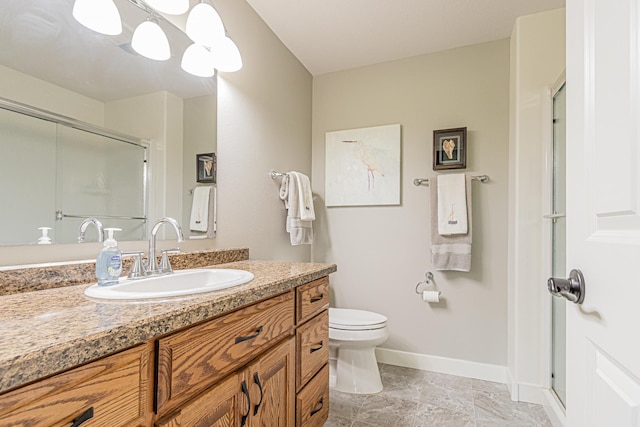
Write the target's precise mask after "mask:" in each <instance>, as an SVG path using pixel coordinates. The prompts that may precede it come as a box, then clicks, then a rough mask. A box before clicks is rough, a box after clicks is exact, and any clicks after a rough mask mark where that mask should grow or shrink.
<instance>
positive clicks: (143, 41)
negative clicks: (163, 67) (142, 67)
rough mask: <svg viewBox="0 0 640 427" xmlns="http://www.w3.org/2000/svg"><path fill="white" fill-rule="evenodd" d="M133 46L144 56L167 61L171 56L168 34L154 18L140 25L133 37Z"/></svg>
mask: <svg viewBox="0 0 640 427" xmlns="http://www.w3.org/2000/svg"><path fill="white" fill-rule="evenodd" d="M131 47H132V48H133V49H134V50H135V51H136V52H138V53H139V54H140V55H142V56H146V57H147V58H149V59H155V60H156V61H165V60H167V59H169V57H170V56H171V48H170V47H169V40H168V39H167V35H166V34H165V33H164V31H162V28H160V25H158V23H157V22H154V21H153V20H148V21H144V22H143V23H142V24H140V25H138V27H137V28H136V30H135V31H134V32H133V37H132V38H131Z"/></svg>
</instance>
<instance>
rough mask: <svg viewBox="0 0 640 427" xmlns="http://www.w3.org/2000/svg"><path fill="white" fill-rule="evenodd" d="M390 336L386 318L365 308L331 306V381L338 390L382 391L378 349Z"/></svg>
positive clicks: (367, 392)
mask: <svg viewBox="0 0 640 427" xmlns="http://www.w3.org/2000/svg"><path fill="white" fill-rule="evenodd" d="M387 338H389V331H388V329H387V318H386V317H385V316H383V315H382V314H378V313H373V312H371V311H364V310H352V309H346V308H329V370H330V384H331V386H332V387H333V388H334V389H335V390H338V391H342V392H345V393H354V394H372V393H378V392H379V391H382V381H381V380H380V371H378V362H377V361H376V354H375V348H376V346H379V345H380V344H382V343H383V342H385V341H386V340H387Z"/></svg>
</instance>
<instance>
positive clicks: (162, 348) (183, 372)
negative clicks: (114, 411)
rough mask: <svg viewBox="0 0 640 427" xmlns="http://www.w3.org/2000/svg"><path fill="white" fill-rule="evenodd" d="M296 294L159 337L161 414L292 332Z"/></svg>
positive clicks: (159, 409) (283, 296) (158, 395)
mask: <svg viewBox="0 0 640 427" xmlns="http://www.w3.org/2000/svg"><path fill="white" fill-rule="evenodd" d="M293 304H294V302H293V293H292V292H288V293H286V294H282V295H279V296H276V297H273V298H269V299H267V300H264V301H260V302H258V303H255V304H253V305H250V306H248V307H246V308H243V309H241V310H238V311H235V312H232V313H229V314H226V315H223V316H221V317H218V318H215V319H213V320H211V321H208V322H205V323H203V324H200V325H198V326H193V327H191V328H189V329H186V330H184V331H181V332H177V333H175V334H173V335H170V336H168V337H166V338H161V339H159V340H158V350H157V351H158V356H157V359H158V367H157V369H158V371H157V381H158V383H157V390H158V392H157V403H156V409H157V412H158V413H167V411H171V410H173V409H174V408H176V407H178V406H179V405H181V404H182V403H183V402H184V401H186V400H187V399H189V398H191V397H192V396H193V395H194V394H195V393H198V392H199V391H202V390H204V389H205V388H207V387H208V386H210V385H211V384H213V383H215V382H217V381H219V380H221V379H223V378H224V377H225V376H226V375H228V374H230V373H231V372H233V371H235V370H237V369H238V368H239V367H241V366H242V365H244V364H246V363H247V362H249V361H250V360H252V359H253V358H255V357H256V355H258V354H260V353H262V352H263V351H264V350H266V349H267V348H269V347H271V346H273V344H274V343H275V342H277V340H278V338H280V337H284V336H287V335H291V334H292V332H293V325H294V315H293V313H294V307H293Z"/></svg>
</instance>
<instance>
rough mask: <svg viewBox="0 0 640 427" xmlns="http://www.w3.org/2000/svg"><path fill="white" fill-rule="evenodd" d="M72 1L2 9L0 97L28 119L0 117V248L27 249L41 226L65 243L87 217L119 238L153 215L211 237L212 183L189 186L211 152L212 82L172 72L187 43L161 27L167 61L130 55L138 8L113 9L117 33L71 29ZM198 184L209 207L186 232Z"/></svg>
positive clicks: (6, 1) (139, 235)
mask: <svg viewBox="0 0 640 427" xmlns="http://www.w3.org/2000/svg"><path fill="white" fill-rule="evenodd" d="M73 3H74V2H73V0H22V1H14V0H0V98H2V99H3V100H6V101H9V102H8V104H12V103H14V104H18V105H21V106H24V107H25V109H26V110H31V112H33V111H35V112H36V113H35V114H25V112H24V111H15V110H13V111H11V110H9V109H6V108H1V109H0V153H2V155H1V157H2V159H1V164H2V165H3V166H2V171H0V177H1V178H2V179H0V196H1V197H2V204H1V206H2V207H1V208H0V224H1V225H0V245H28V244H36V243H37V242H38V238H39V237H40V236H41V231H40V230H39V228H40V227H50V228H51V229H52V230H51V231H49V236H50V237H51V238H52V240H53V242H54V243H71V242H74V241H76V239H77V230H78V226H79V224H80V223H81V222H82V220H83V219H84V217H85V216H93V217H96V218H98V219H99V220H100V221H101V222H102V223H103V225H104V226H105V227H119V228H124V229H125V230H126V231H125V232H124V233H125V234H124V236H123V237H124V238H123V239H121V240H141V239H146V238H147V236H148V232H147V231H148V227H149V226H150V224H152V223H153V222H154V221H155V219H157V218H160V217H162V216H171V217H174V218H176V219H178V221H179V222H180V223H181V224H182V225H183V230H184V232H185V237H187V238H188V237H191V238H211V237H214V236H215V190H216V189H215V186H216V184H215V179H214V180H206V182H198V179H197V177H198V175H197V166H198V164H197V162H196V156H197V155H198V154H211V153H215V152H216V151H217V148H216V116H217V113H216V108H217V102H216V80H215V77H214V78H202V77H196V76H193V75H190V74H188V73H186V72H184V71H183V70H182V69H181V67H180V61H181V57H182V53H183V52H184V50H185V49H186V47H187V46H189V44H190V43H191V42H190V41H189V39H188V38H187V37H186V35H185V34H184V33H183V32H182V31H180V30H179V29H178V28H176V27H175V26H173V25H172V24H170V23H168V22H167V21H165V20H163V19H160V21H159V23H160V26H161V27H162V29H163V30H164V32H165V33H166V34H167V37H168V39H169V44H170V47H171V58H170V59H169V60H167V61H154V60H151V59H147V58H145V57H142V56H139V55H138V54H136V53H135V52H134V51H133V50H132V49H131V37H132V34H133V31H134V30H135V28H136V27H137V26H138V25H139V24H140V23H142V22H144V21H145V20H146V19H147V18H148V13H147V12H146V11H145V10H143V9H142V8H140V7H138V6H137V5H136V1H129V0H116V1H115V3H116V6H117V7H118V10H119V12H120V16H121V18H122V26H123V31H122V34H120V35H117V36H106V35H103V34H99V33H96V32H93V31H92V30H89V29H88V28H85V27H84V26H82V25H81V24H79V23H78V22H77V21H76V20H75V19H74V18H73V16H72V8H73ZM57 118H61V120H60V121H62V122H63V123H60V122H59V121H57V120H56V119H57ZM25 132H27V133H26V134H25ZM33 140H36V141H37V143H38V145H30V144H29V143H27V141H30V142H33ZM138 142H139V143H138ZM201 158H202V157H201ZM29 169H31V170H32V172H28V170H29ZM214 170H215V168H214ZM105 177H106V178H105ZM214 178H215V177H214ZM109 183H110V184H109ZM107 186H108V187H109V188H107ZM197 187H209V190H207V192H208V194H209V201H208V205H207V206H208V207H209V209H208V212H207V210H205V212H207V218H206V219H203V218H200V220H201V221H199V224H198V226H197V227H193V224H191V222H192V221H191V212H192V207H193V198H194V190H195V189H196V188H197ZM196 193H199V194H200V195H201V194H202V191H201V190H200V191H196ZM202 220H204V222H205V223H206V224H205V226H204V227H203V226H202V225H201V222H202ZM2 227H4V228H2ZM192 228H194V230H193V231H192ZM95 240H97V232H96V231H95V230H94V229H92V228H90V229H88V230H87V233H86V241H95Z"/></svg>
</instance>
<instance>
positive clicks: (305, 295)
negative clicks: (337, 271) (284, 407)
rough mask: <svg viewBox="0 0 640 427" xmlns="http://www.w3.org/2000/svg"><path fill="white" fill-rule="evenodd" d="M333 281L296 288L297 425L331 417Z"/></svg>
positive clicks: (300, 425)
mask: <svg viewBox="0 0 640 427" xmlns="http://www.w3.org/2000/svg"><path fill="white" fill-rule="evenodd" d="M328 308H329V278H327V277H323V278H321V279H318V280H315V281H313V282H310V283H307V284H306V285H303V286H300V287H299V288H297V289H296V323H297V328H296V391H297V392H298V393H297V395H296V426H299V427H302V426H305V427H307V426H309V427H311V426H322V425H323V424H324V422H325V421H326V420H327V418H328V417H329V366H328V362H329V310H328Z"/></svg>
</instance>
